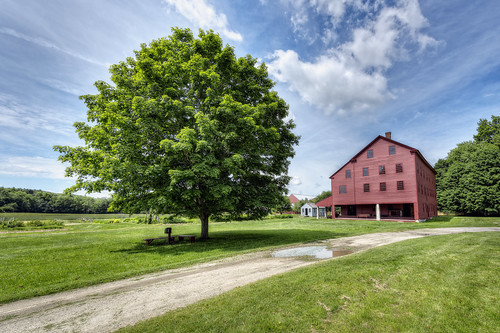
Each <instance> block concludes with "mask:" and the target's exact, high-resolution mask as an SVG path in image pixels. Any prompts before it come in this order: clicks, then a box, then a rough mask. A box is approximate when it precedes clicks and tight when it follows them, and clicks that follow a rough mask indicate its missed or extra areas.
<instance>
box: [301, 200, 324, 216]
mask: <svg viewBox="0 0 500 333" xmlns="http://www.w3.org/2000/svg"><path fill="white" fill-rule="evenodd" d="M318 210H319V217H326V208H325V207H318V206H316V205H315V204H314V203H312V202H306V203H305V204H304V205H302V207H300V215H301V216H306V217H307V216H309V217H316V218H317V217H318Z"/></svg>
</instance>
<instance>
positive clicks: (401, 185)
mask: <svg viewBox="0 0 500 333" xmlns="http://www.w3.org/2000/svg"><path fill="white" fill-rule="evenodd" d="M396 188H397V189H398V191H402V190H404V189H405V184H404V181H402V180H398V181H397V182H396ZM379 189H380V191H382V192H383V191H386V190H387V184H386V183H385V182H382V183H380V184H379ZM363 191H364V192H370V184H363ZM339 193H341V194H342V193H347V185H340V186H339Z"/></svg>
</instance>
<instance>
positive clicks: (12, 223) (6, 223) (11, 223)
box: [0, 217, 24, 229]
mask: <svg viewBox="0 0 500 333" xmlns="http://www.w3.org/2000/svg"><path fill="white" fill-rule="evenodd" d="M22 227H24V223H23V222H22V221H16V220H14V218H10V219H8V220H5V217H2V218H1V219H0V228H1V229H13V228H22Z"/></svg>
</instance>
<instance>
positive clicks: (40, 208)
mask: <svg viewBox="0 0 500 333" xmlns="http://www.w3.org/2000/svg"><path fill="white" fill-rule="evenodd" d="M111 201H112V199H105V198H103V199H97V198H90V197H85V196H80V195H68V194H60V193H52V192H46V191H41V190H30V189H19V188H4V187H0V213H2V212H13V213H14V212H22V213H66V214H68V213H69V214H71V213H72V214H103V213H107V212H108V207H109V205H110V203H111Z"/></svg>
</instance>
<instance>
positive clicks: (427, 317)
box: [120, 232, 500, 333]
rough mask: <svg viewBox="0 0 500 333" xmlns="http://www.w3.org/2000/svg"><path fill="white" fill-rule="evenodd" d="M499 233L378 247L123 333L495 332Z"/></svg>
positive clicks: (499, 301)
mask: <svg viewBox="0 0 500 333" xmlns="http://www.w3.org/2000/svg"><path fill="white" fill-rule="evenodd" d="M499 273H500V233H498V232H484V233H477V234H476V233H474V234H459V235H446V236H434V237H428V238H421V239H413V240H407V241H404V242H400V243H396V244H391V245H387V246H383V247H380V248H374V249H371V250H368V251H366V252H361V253H358V254H353V255H350V256H346V257H342V258H338V259H336V260H330V261H327V262H323V263H319V264H316V265H313V266H308V267H307V268H302V269H298V270H295V271H292V272H289V273H286V274H282V275H278V276H274V277H271V278H269V279H265V280H262V281H259V282H257V283H253V284H251V285H247V286H244V287H241V288H237V289H235V290H232V291H230V292H227V293H225V294H223V295H220V296H217V297H214V298H210V299H207V300H204V301H201V302H198V303H196V304H193V305H191V306H188V307H186V308H182V309H178V310H174V311H171V312H168V313H166V314H165V315H163V316H160V317H157V318H153V319H151V320H147V321H145V322H142V323H139V324H137V325H135V326H134V327H129V328H125V329H123V330H121V331H120V332H141V333H144V332H203V333H206V332H252V333H254V332H499V331H500V312H499V309H500V274H499Z"/></svg>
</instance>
